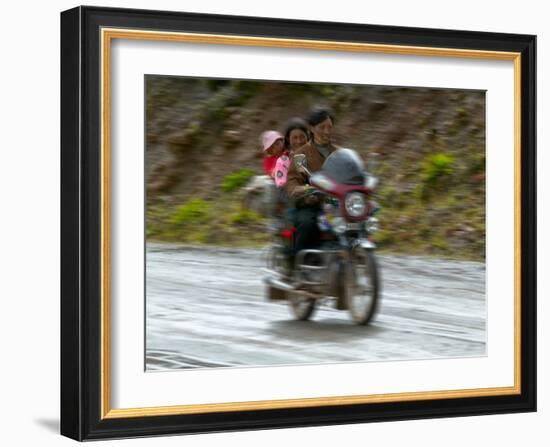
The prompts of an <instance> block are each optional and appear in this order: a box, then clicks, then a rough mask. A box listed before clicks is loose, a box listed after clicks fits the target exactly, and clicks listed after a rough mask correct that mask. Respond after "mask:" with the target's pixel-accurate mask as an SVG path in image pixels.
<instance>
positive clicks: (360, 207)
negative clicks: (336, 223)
mask: <svg viewBox="0 0 550 447" xmlns="http://www.w3.org/2000/svg"><path fill="white" fill-rule="evenodd" d="M345 206H346V212H347V213H348V214H349V215H350V216H351V217H359V216H362V215H363V214H365V212H366V210H367V201H366V200H365V195H364V194H362V193H360V192H350V193H349V194H348V195H347V196H346V199H345Z"/></svg>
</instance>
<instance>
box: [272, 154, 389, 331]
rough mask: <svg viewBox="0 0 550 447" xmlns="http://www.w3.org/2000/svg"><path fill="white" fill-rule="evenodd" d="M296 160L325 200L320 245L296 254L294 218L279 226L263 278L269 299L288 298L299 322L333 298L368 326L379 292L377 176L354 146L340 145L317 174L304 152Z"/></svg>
mask: <svg viewBox="0 0 550 447" xmlns="http://www.w3.org/2000/svg"><path fill="white" fill-rule="evenodd" d="M293 163H295V164H296V167H297V168H299V169H301V170H303V172H305V173H306V174H307V176H308V177H309V184H310V186H311V187H310V188H309V191H308V193H307V195H315V196H317V199H318V202H319V203H320V204H321V205H320V210H319V213H318V216H317V224H318V227H319V230H320V234H321V243H320V245H319V246H318V247H316V248H314V249H304V250H301V251H299V252H298V253H294V251H293V249H294V236H295V232H296V228H295V227H294V225H293V222H292V221H293V219H292V216H290V217H289V218H286V219H283V221H282V223H281V225H278V226H275V228H274V236H275V237H274V243H273V244H272V246H271V247H270V248H269V250H268V254H267V260H266V262H267V268H266V271H267V273H268V276H266V277H265V278H264V282H265V285H266V288H267V296H268V299H269V300H287V301H288V302H289V303H290V307H291V310H292V313H293V314H294V316H295V318H297V319H298V320H308V319H309V318H310V317H311V316H312V315H313V312H314V310H315V308H316V307H317V306H319V305H320V303H321V302H323V301H333V302H334V305H335V307H336V309H338V310H349V312H350V314H351V317H352V319H353V321H354V322H355V323H357V324H360V325H366V324H367V323H368V322H369V321H371V319H372V318H373V316H374V314H375V312H376V310H377V306H378V300H379V295H380V278H379V273H378V267H377V262H376V257H375V255H374V251H375V249H376V244H375V243H374V242H373V241H372V240H371V236H372V234H373V233H374V232H375V231H377V229H378V219H377V218H376V217H375V214H376V212H377V211H378V205H377V204H376V202H375V201H374V199H373V192H374V189H375V187H376V185H377V183H378V179H377V178H376V177H375V176H374V175H371V174H370V173H368V172H367V171H366V170H365V168H364V164H363V161H362V160H361V158H360V157H359V156H358V154H357V153H356V152H355V151H354V150H352V149H346V148H340V149H337V150H336V151H334V152H333V153H332V154H330V155H329V156H328V157H327V159H326V160H325V162H324V164H323V166H322V169H321V170H320V171H318V172H314V173H312V172H310V171H309V170H308V168H307V162H306V157H305V155H303V154H297V155H295V156H294V157H293ZM369 171H370V169H369ZM307 195H306V197H307ZM302 200H306V198H305V197H303V198H302Z"/></svg>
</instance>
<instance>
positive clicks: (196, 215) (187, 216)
mask: <svg viewBox="0 0 550 447" xmlns="http://www.w3.org/2000/svg"><path fill="white" fill-rule="evenodd" d="M209 211H210V204H209V203H208V202H206V201H205V200H203V199H192V200H189V201H188V202H187V203H185V205H182V206H180V207H178V208H177V209H176V211H175V212H174V214H172V216H171V218H170V221H171V222H172V223H173V224H176V225H182V224H194V223H195V224H196V223H203V222H205V221H206V220H207V219H208V213H209Z"/></svg>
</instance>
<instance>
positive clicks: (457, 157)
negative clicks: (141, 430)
mask: <svg viewBox="0 0 550 447" xmlns="http://www.w3.org/2000/svg"><path fill="white" fill-rule="evenodd" d="M146 93H147V94H146V97H147V104H146V114H147V116H146V133H147V134H146V143H147V146H146V175H147V234H148V238H150V239H161V240H180V241H190V242H203V243H224V244H249V243H253V244H256V243H262V242H265V241H266V240H267V239H266V234H265V230H264V229H263V219H262V216H260V215H257V214H256V213H254V212H252V211H250V210H247V209H246V208H244V207H243V206H242V203H241V202H240V197H239V191H240V190H241V188H242V186H243V185H245V184H246V181H247V180H248V179H249V178H250V176H252V175H254V174H255V173H258V174H260V173H261V157H262V153H261V150H260V147H259V139H258V138H259V135H260V134H261V132H263V131H264V130H267V129H278V130H281V131H282V128H283V127H284V124H285V122H286V120H287V119H288V118H290V117H292V116H305V115H306V114H307V112H308V110H309V109H310V108H311V107H312V106H314V105H318V104H323V105H327V106H329V107H330V108H331V109H332V110H333V111H334V113H335V117H336V122H335V127H334V130H335V134H334V142H335V143H336V144H337V145H340V146H345V147H351V148H354V149H356V150H357V151H358V152H360V153H361V154H362V155H363V156H366V155H367V154H368V153H369V152H376V153H378V154H380V155H379V157H378V159H379V166H378V172H377V174H378V175H379V176H380V186H379V190H378V201H379V202H380V204H381V206H382V211H381V212H380V214H379V219H380V222H381V231H380V233H379V234H378V235H377V241H378V243H379V244H380V247H381V248H382V249H385V250H388V251H392V252H401V253H418V254H435V255H438V256H446V257H458V258H468V259H477V260H482V259H484V256H485V93H484V92H481V91H471V90H468V91H464V90H454V89H428V88H399V87H381V86H359V85H339V84H302V83H279V82H254V81H229V80H207V79H187V78H176V77H155V76H148V77H147V78H146ZM206 223H208V225H207V224H206Z"/></svg>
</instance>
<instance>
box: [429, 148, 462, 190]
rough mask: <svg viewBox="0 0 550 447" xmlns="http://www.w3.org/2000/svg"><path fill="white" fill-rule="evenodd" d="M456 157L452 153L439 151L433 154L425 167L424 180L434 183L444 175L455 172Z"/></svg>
mask: <svg viewBox="0 0 550 447" xmlns="http://www.w3.org/2000/svg"><path fill="white" fill-rule="evenodd" d="M454 161H455V159H454V157H453V156H452V155H450V154H445V153H438V154H434V155H431V156H430V157H429V158H428V160H427V161H426V163H425V164H424V169H423V182H424V183H425V184H427V185H434V184H435V183H436V182H437V181H438V180H439V179H441V178H442V177H445V176H448V175H451V174H452V173H453V164H454Z"/></svg>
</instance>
